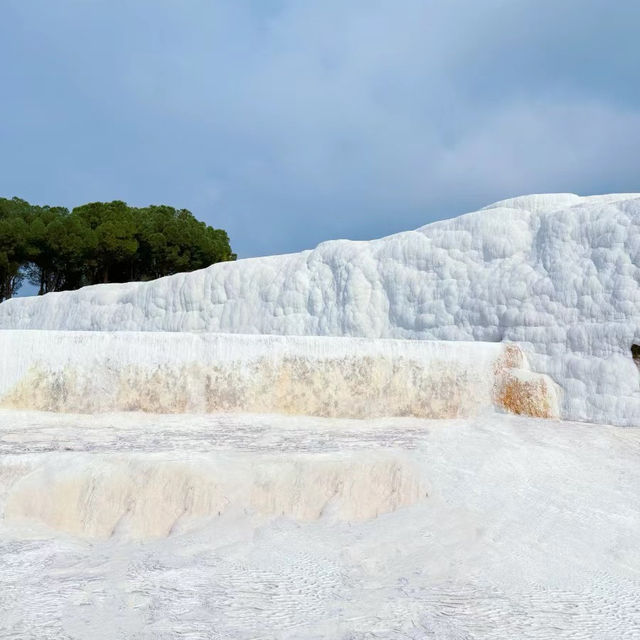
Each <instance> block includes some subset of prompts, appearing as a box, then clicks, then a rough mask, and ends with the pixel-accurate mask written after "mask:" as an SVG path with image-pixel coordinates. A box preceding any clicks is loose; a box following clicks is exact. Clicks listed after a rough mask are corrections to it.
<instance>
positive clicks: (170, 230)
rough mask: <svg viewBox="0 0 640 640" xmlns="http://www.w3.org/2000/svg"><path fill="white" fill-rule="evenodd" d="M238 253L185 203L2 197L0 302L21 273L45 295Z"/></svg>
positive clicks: (221, 232) (181, 268)
mask: <svg viewBox="0 0 640 640" xmlns="http://www.w3.org/2000/svg"><path fill="white" fill-rule="evenodd" d="M235 259H236V255H235V254H234V253H232V251H231V246H230V244H229V236H228V235H227V233H226V231H224V230H222V229H214V228H213V227H210V226H208V225H207V224H205V223H204V222H200V221H199V220H197V219H196V218H195V217H194V216H193V214H192V213H191V212H190V211H188V210H187V209H174V208H173V207H169V206H166V205H152V206H149V207H142V208H137V207H130V206H129V205H127V204H126V203H125V202H122V201H120V200H114V201H113V202H91V203H89V204H84V205H82V206H80V207H75V208H74V209H73V210H71V211H69V210H68V209H66V208H64V207H50V206H37V205H31V204H29V203H28V202H26V201H25V200H21V199H20V198H12V199H7V198H0V301H2V300H6V299H7V298H11V297H12V296H13V295H15V293H16V292H17V291H18V289H19V288H20V286H21V285H22V283H23V282H24V280H25V279H26V280H27V281H28V282H30V283H31V284H33V285H34V286H36V287H37V288H38V294H39V295H42V294H44V293H48V292H50V291H63V290H67V289H77V288H79V287H83V286H85V285H88V284H98V283H102V282H129V281H132V280H151V279H154V278H160V277H162V276H166V275H170V274H173V273H178V272H180V271H193V270H194V269H201V268H203V267H207V266H209V265H210V264H213V263H215V262H223V261H226V260H235Z"/></svg>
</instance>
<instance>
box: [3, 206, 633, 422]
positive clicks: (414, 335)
mask: <svg viewBox="0 0 640 640" xmlns="http://www.w3.org/2000/svg"><path fill="white" fill-rule="evenodd" d="M639 222H640V195H638V194H614V195H607V196H592V197H586V198H581V197H579V196H576V195H573V194H554V195H538V196H526V197H521V198H515V199H512V200H506V201H503V202H499V203H496V204H494V205H491V206H490V207H487V208H485V209H483V210H481V211H477V212H475V213H471V214H468V215H465V216H461V217H459V218H455V219H452V220H447V221H444V222H438V223H434V224H430V225H427V226H425V227H422V228H421V229H418V230H416V231H411V232H406V233H400V234H397V235H393V236H389V237H387V238H383V239H381V240H375V241H372V242H349V241H346V240H337V241H333V242H326V243H323V244H321V245H319V246H318V247H317V248H316V249H315V250H313V251H305V252H302V253H297V254H291V255H283V256H273V257H269V258H256V259H250V260H240V261H238V262H236V263H225V264H218V265H214V266H212V267H209V268H208V269H204V270H202V271H197V272H194V273H190V274H179V275H176V276H171V277H167V278H163V279H160V280H157V281H154V282H148V283H129V284H124V285H99V286H94V287H87V288H85V289H82V290H80V291H77V292H68V293H54V294H49V295H47V296H44V297H42V298H38V299H35V298H33V299H15V300H10V301H7V302H5V303H3V304H2V305H0V328H4V329H10V328H13V329H66V330H69V329H77V330H100V331H106V330H110V331H113V330H130V331H141V330H144V331H158V330H161V331H210V332H232V333H263V334H285V335H327V336H329V335H333V336H366V337H374V338H379V337H391V338H411V339H437V340H479V341H503V340H504V341H514V342H519V343H522V345H523V346H524V348H525V350H526V352H527V354H528V356H529V359H530V362H531V364H532V367H533V368H534V369H535V370H536V371H538V372H541V373H545V374H548V375H550V376H551V377H552V378H553V379H554V380H555V381H556V382H558V383H559V384H560V385H561V386H562V387H563V390H564V395H563V406H562V415H563V417H565V418H571V419H580V420H593V421H599V422H610V423H614V424H621V425H633V424H640V386H639V374H638V371H637V369H636V367H635V365H634V363H633V361H632V358H631V354H630V347H631V345H632V344H633V343H634V342H638V343H640V226H639V224H638V223H639Z"/></svg>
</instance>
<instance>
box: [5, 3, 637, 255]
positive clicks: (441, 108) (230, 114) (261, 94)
mask: <svg viewBox="0 0 640 640" xmlns="http://www.w3.org/2000/svg"><path fill="white" fill-rule="evenodd" d="M558 5H561V6H558ZM3 13H4V14H5V15H4V18H5V19H4V20H2V21H1V25H0V54H1V55H2V56H3V59H5V60H11V61H12V64H10V65H6V66H3V68H2V69H1V70H0V81H1V82H2V85H3V87H4V88H5V93H6V95H5V97H4V98H3V100H2V101H1V102H0V135H2V139H3V141H4V142H3V147H4V153H3V157H2V160H0V162H1V163H2V165H1V166H0V191H1V192H2V193H3V194H5V195H13V194H14V193H15V194H17V195H21V196H23V197H25V198H28V199H32V200H34V201H40V202H56V203H63V204H67V205H73V204H76V203H79V202H82V201H86V200H91V199H111V198H116V197H117V198H123V199H126V200H128V201H129V202H131V203H134V204H146V203H149V202H169V203H171V204H175V205H176V206H187V207H189V208H191V209H192V210H193V211H194V212H195V213H196V214H197V215H198V216H200V217H202V218H204V219H207V220H208V221H209V222H210V223H212V224H216V225H219V226H223V227H225V228H227V229H228V230H229V231H230V234H231V237H232V242H233V245H234V247H236V248H237V249H238V251H239V253H240V254H241V255H245V256H248V255H258V254H264V253H272V252H279V251H291V250H296V249H301V248H305V247H309V246H313V245H314V244H316V243H317V242H320V241H322V240H325V239H329V238H332V237H353V238H370V237H375V236H378V235H383V234H386V233H391V232H393V231H400V230H403V229H406V228H411V227H416V226H419V225H422V224H425V223H426V222H429V221H431V220H434V219H438V218H441V217H445V216H449V215H454V214H456V213H461V212H463V211H465V210H467V209H471V208H476V207H478V206H482V205H484V204H487V203H488V202H490V201H492V200H497V199H501V198H504V197H509V196H512V195H516V194H520V193H527V192H540V191H577V192H581V193H593V192H602V191H621V190H625V191H635V190H638V189H639V186H638V178H637V176H638V175H639V171H638V169H639V168H640V167H639V162H638V160H637V154H636V153H635V150H636V149H637V148H638V142H640V127H639V126H638V124H639V118H640V113H639V109H640V83H638V81H637V80H638V79H637V70H636V66H637V60H638V54H639V53H640V45H638V44H637V36H636V33H635V26H636V25H637V24H638V23H639V19H640V5H638V3H636V2H634V1H632V0H629V1H621V2H618V3H614V4H613V5H612V4H611V3H608V2H606V3H605V2H603V1H600V0H595V1H594V2H590V3H588V4H585V3H583V2H575V1H567V2H563V3H557V2H549V1H547V0H538V1H536V2H534V1H533V0H530V1H525V0H510V1H506V0H484V1H483V2H475V1H472V0H464V1H463V0H448V1H447V2H427V1H426V0H421V1H419V0H405V1H400V2H393V3H392V2H383V1H381V0H353V1H352V2H349V3H344V2H340V1H338V0H323V1H322V2H315V1H312V2H293V1H287V0H282V1H280V2H278V1H273V2H257V1H256V2H249V1H248V0H235V1H231V0H227V1H218V2H210V1H207V2H205V1H204V0H193V1H190V2H184V3H175V2H170V1H168V0H165V1H158V0H154V1H153V2H152V1H151V0H140V1H138V2H136V3H130V2H124V1H114V0H109V1H106V0H95V1H91V2H80V1H79V0H76V1H73V0H60V2H56V3H51V2H45V1H44V0H39V1H36V0H32V1H31V2H29V3H25V2H20V1H18V0H9V1H8V2H5V3H4V4H3Z"/></svg>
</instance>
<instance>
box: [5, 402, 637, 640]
mask: <svg viewBox="0 0 640 640" xmlns="http://www.w3.org/2000/svg"><path fill="white" fill-rule="evenodd" d="M0 455H1V457H0V471H1V472H3V473H4V476H3V475H2V473H0V478H3V477H4V478H5V480H3V482H4V484H3V485H2V487H0V499H1V500H2V501H6V500H8V498H7V492H10V489H11V487H9V484H7V483H8V482H9V481H8V480H6V478H7V477H9V476H10V475H11V473H13V472H11V473H9V471H7V470H8V469H9V470H10V469H14V470H15V469H16V468H17V467H19V466H20V465H23V467H24V468H25V469H27V468H28V469H36V470H37V469H41V468H44V467H46V470H47V475H46V478H47V480H48V481H49V482H50V483H51V485H52V486H53V485H55V483H56V481H57V480H56V478H57V477H58V476H59V475H60V474H65V473H67V474H68V473H70V471H69V470H70V469H71V470H73V469H76V468H87V464H88V465H89V466H91V465H94V466H95V467H96V468H99V467H100V465H103V464H106V463H107V462H109V463H110V464H111V463H112V462H113V460H119V461H120V463H121V464H126V463H127V460H128V459H130V460H134V459H135V460H136V461H137V462H136V464H142V463H141V462H140V461H144V460H145V459H147V460H148V461H150V462H153V463H154V464H156V463H163V464H164V463H167V464H168V463H169V462H171V463H176V462H179V463H181V464H182V463H184V464H187V463H188V464H189V465H191V467H190V468H192V467H193V465H196V466H198V465H200V466H199V467H198V468H205V467H206V465H208V464H217V462H216V461H217V460H221V459H224V460H227V461H228V460H229V459H234V460H237V461H239V462H238V464H239V467H238V469H239V471H240V472H244V471H246V473H250V472H251V466H252V462H251V461H252V460H254V459H255V460H256V461H259V460H262V459H264V457H265V456H267V457H268V458H269V461H270V464H275V465H276V467H275V468H276V469H277V465H278V464H279V461H280V462H281V463H282V464H283V465H286V464H287V463H288V462H289V461H290V460H291V459H292V458H295V457H296V456H298V457H300V456H302V457H304V460H305V461H306V463H305V464H308V465H311V466H312V465H313V464H315V462H314V461H316V460H320V459H323V460H325V461H326V460H332V459H334V458H332V456H335V460H336V461H339V460H342V461H344V460H345V459H346V460H348V461H350V464H351V463H353V464H356V463H357V464H366V463H367V461H368V460H374V459H384V456H391V457H393V458H394V459H406V461H407V465H413V467H412V468H416V469H417V470H418V473H419V475H420V479H421V482H422V483H423V484H424V486H425V487H426V488H427V490H426V492H425V494H428V495H421V497H420V499H418V500H417V501H413V503H412V504H410V506H405V507H401V508H398V509H396V510H395V511H392V512H388V513H384V514H381V515H378V516H377V517H374V518H370V519H366V520H359V521H351V520H348V519H344V518H342V517H340V516H339V514H338V506H335V508H327V509H325V510H323V512H322V515H321V517H319V518H317V519H296V518H293V517H286V516H285V517H282V516H278V517H276V516H265V515H264V514H262V515H260V514H256V513H253V512H252V511H250V510H243V509H236V510H233V509H230V510H228V511H225V512H224V513H222V514H221V515H220V516H215V517H210V518H205V519H201V520H198V521H195V520H194V521H191V522H187V523H184V525H183V526H182V527H180V528H176V529H174V530H172V531H170V532H169V535H168V536H166V535H165V536H160V537H155V538H147V539H131V538H129V537H127V535H126V531H125V532H124V533H122V532H120V531H114V535H112V536H111V537H110V538H106V539H99V538H95V537H93V538H92V537H90V536H86V535H85V536H76V537H74V536H71V535H69V534H67V533H64V532H62V531H59V530H58V531H56V530H53V529H46V528H44V527H43V526H42V525H41V524H40V525H39V524H38V523H36V522H32V523H28V522H18V521H15V520H11V519H10V518H8V517H7V516H6V513H5V517H4V519H3V520H1V521H0V637H2V638H20V639H26V638H38V639H41V638H55V639H56V640H62V639H64V638H83V639H84V638H92V639H93V638H105V639H106V638H109V639H114V638H123V639H124V638H126V639H134V638H135V639H145V640H146V639H152V638H153V639H154V640H155V639H169V638H172V639H173V638H181V639H182V638H188V639H201V638H202V639H204V638H233V639H242V638H352V639H353V638H437V639H456V640H458V639H465V640H470V639H476V638H496V639H500V640H504V639H518V640H521V639H526V638H543V639H545V640H547V639H550V638H553V639H559V638H574V639H580V638H583V639H585V640H587V639H590V640H591V639H593V638H598V639H605V638H610V639H612V640H621V639H630V638H640V554H639V553H638V540H639V539H640V491H639V490H638V489H639V488H640V430H639V429H633V428H627V429H623V428H614V427H606V426H592V425H587V424H577V423H570V422H559V421H551V420H535V419H527V418H518V417H512V416H506V415H497V414H487V415H485V416H482V417H479V418H475V419H471V420H438V421H429V420H417V419H401V418H398V419H389V420H371V421H359V420H336V419H320V418H294V417H281V416H274V415H255V416H249V415H232V416H230V415H206V416H198V415H195V416H193V415H192V416H184V415H172V416H162V415H143V414H103V415H100V416H78V415H69V414H48V413H37V412H12V411H2V412H0ZM381 456H382V458H381ZM132 464H133V463H132ZM256 464H262V463H258V462H257V463H256ZM336 464H337V462H336ZM82 465H85V466H84V467H82ZM203 465H204V466H203ZM238 469H236V472H238ZM30 473H35V471H33V472H30ZM27 475H28V474H27ZM69 477H70V476H69ZM45 489H46V486H45ZM134 489H135V487H134ZM168 489H169V488H166V490H167V491H168ZM309 490H310V491H313V487H312V488H311V489H309ZM318 490H319V489H318ZM193 491H194V492H195V493H196V494H197V492H198V486H197V484H196V485H194V487H193ZM166 495H173V494H170V493H166V492H165V497H166ZM194 499H195V498H194ZM67 506H68V507H69V508H70V509H71V508H72V507H73V506H74V505H67ZM238 506H241V505H238ZM59 507H60V509H64V508H66V507H65V505H59Z"/></svg>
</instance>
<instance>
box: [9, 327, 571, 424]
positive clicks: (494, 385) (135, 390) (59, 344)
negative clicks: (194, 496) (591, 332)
mask: <svg viewBox="0 0 640 640" xmlns="http://www.w3.org/2000/svg"><path fill="white" fill-rule="evenodd" d="M0 353H2V354H3V357H2V361H1V362H0V406H5V407H12V408H20V409H37V410H42V411H66V412H82V413H94V412H105V411H145V412H154V413H215V412H253V413H265V412H273V413H287V414H298V415H315V416H327V417H342V418H344V417H349V418H370V417H382V416H414V417H423V418H424V417H427V418H453V417H463V416H471V415H477V414H478V413H480V412H482V411H486V410H490V409H493V408H494V406H497V407H498V408H500V409H506V410H508V411H511V412H514V413H521V414H527V415H535V416H540V417H557V416H558V412H559V396H560V392H559V390H558V389H557V388H556V385H555V384H554V383H553V381H552V380H550V379H549V378H548V376H545V375H542V374H536V373H533V372H531V371H530V370H529V367H528V363H527V361H526V358H525V357H524V354H523V353H522V351H521V350H520V349H519V348H518V347H516V346H515V345H507V344H500V343H480V342H436V341H426V340H424V341H411V340H373V339H362V338H330V337H300V336H256V335H231V334H207V333H200V334H196V333H185V332H181V333H167V332H142V333H141V332H137V333H136V332H86V331H85V332H83V331H77V332H73V331H62V332H56V331H12V330H9V331H1V332H0Z"/></svg>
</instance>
